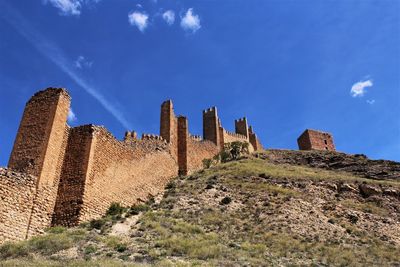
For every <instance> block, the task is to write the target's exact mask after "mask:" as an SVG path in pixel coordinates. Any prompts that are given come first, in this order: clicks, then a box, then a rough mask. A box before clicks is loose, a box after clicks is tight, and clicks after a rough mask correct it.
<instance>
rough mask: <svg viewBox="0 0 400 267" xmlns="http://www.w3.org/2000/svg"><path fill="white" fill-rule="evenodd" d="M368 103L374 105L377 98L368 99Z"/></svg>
mask: <svg viewBox="0 0 400 267" xmlns="http://www.w3.org/2000/svg"><path fill="white" fill-rule="evenodd" d="M367 103H368V104H370V105H373V104H375V99H371V100H367Z"/></svg>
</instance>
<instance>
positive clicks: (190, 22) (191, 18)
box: [181, 8, 201, 33]
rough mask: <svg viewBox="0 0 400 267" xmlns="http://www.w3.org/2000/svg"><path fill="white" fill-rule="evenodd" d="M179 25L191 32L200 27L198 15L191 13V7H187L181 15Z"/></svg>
mask: <svg viewBox="0 0 400 267" xmlns="http://www.w3.org/2000/svg"><path fill="white" fill-rule="evenodd" d="M181 27H182V28H183V29H184V30H187V31H192V32H193V33H195V32H196V31H197V30H198V29H200V28H201V25H200V18H199V16H198V15H196V14H194V13H193V8H189V9H188V10H187V11H186V14H185V16H183V18H182V20H181Z"/></svg>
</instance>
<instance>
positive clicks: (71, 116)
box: [68, 108, 78, 123]
mask: <svg viewBox="0 0 400 267" xmlns="http://www.w3.org/2000/svg"><path fill="white" fill-rule="evenodd" d="M77 120H78V118H77V117H76V115H75V113H74V111H73V110H72V108H71V109H70V110H69V111H68V122H69V123H72V122H75V121H77Z"/></svg>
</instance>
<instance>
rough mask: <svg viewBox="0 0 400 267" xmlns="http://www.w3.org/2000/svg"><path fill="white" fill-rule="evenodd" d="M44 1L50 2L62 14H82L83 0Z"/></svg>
mask: <svg viewBox="0 0 400 267" xmlns="http://www.w3.org/2000/svg"><path fill="white" fill-rule="evenodd" d="M43 3H44V4H47V3H50V4H51V5H53V6H54V7H56V8H57V9H58V10H59V11H60V14H61V15H66V16H69V15H76V16H79V15H80V14H81V6H82V5H81V0H44V1H43Z"/></svg>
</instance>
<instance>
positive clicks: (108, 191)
mask: <svg viewBox="0 0 400 267" xmlns="http://www.w3.org/2000/svg"><path fill="white" fill-rule="evenodd" d="M177 173H178V166H177V163H176V160H175V159H174V158H173V156H172V155H171V154H170V149H169V146H168V145H166V143H165V141H163V140H141V141H138V142H137V143H136V144H135V145H128V144H125V143H124V142H121V141H118V140H116V139H115V138H114V137H113V136H112V135H111V134H110V133H109V132H108V131H107V130H106V129H104V128H101V127H95V131H94V134H93V143H92V148H91V152H90V156H89V162H88V178H87V179H86V181H85V189H84V195H83V204H82V209H81V213H80V219H79V221H87V220H90V219H93V218H98V217H100V216H102V215H104V213H105V212H106V210H107V209H108V207H109V206H110V204H111V203H112V202H119V203H121V204H122V205H124V206H130V205H133V204H135V203H137V202H138V201H144V200H146V199H147V198H148V196H149V195H155V194H157V193H160V192H161V191H162V190H163V189H164V187H165V185H166V184H167V183H168V181H169V180H170V178H171V177H174V176H176V175H177Z"/></svg>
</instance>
